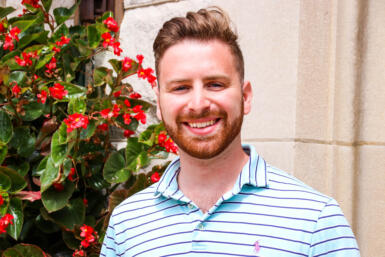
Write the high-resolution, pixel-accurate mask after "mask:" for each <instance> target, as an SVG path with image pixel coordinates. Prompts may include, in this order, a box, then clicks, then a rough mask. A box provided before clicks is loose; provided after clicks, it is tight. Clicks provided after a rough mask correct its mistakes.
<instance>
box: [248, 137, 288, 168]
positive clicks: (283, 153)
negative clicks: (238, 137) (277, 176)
mask: <svg viewBox="0 0 385 257" xmlns="http://www.w3.org/2000/svg"><path fill="white" fill-rule="evenodd" d="M243 143H249V144H252V145H254V146H255V149H256V151H257V153H258V154H259V155H260V156H261V157H262V158H263V159H264V160H265V161H266V162H267V163H268V164H269V165H271V166H274V167H276V168H278V169H281V170H283V171H285V172H287V173H289V174H292V173H293V171H294V142H288V141H280V142H268V141H247V140H245V141H243Z"/></svg>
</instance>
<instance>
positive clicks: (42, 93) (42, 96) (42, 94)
mask: <svg viewBox="0 0 385 257" xmlns="http://www.w3.org/2000/svg"><path fill="white" fill-rule="evenodd" d="M47 95H48V93H47V91H45V90H42V91H40V94H37V102H38V103H42V104H45V102H46V101H47Z"/></svg>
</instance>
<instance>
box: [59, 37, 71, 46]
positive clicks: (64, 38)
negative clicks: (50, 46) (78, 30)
mask: <svg viewBox="0 0 385 257" xmlns="http://www.w3.org/2000/svg"><path fill="white" fill-rule="evenodd" d="M70 41H71V39H70V38H68V37H66V36H61V38H60V41H57V42H56V45H57V46H63V45H65V44H68V43H69V42H70Z"/></svg>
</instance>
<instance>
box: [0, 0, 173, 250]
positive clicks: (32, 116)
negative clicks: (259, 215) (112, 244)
mask: <svg viewBox="0 0 385 257" xmlns="http://www.w3.org/2000/svg"><path fill="white" fill-rule="evenodd" d="M51 2H52V0H41V1H39V0H23V1H22V3H23V4H24V6H25V9H24V11H23V14H22V15H19V16H18V17H14V18H9V19H8V18H7V16H8V15H9V14H10V13H12V12H13V11H14V9H13V8H11V7H7V8H0V18H1V22H0V41H1V42H2V45H1V48H0V164H1V166H0V254H2V256H46V254H50V255H55V254H57V253H60V256H72V255H74V256H98V252H99V248H100V243H101V242H102V239H103V235H104V232H105V224H106V222H108V217H109V213H110V212H111V210H112V209H113V208H114V207H115V206H116V205H117V204H118V203H120V202H121V201H122V200H123V199H125V198H126V197H127V196H129V195H131V194H133V193H135V192H137V191H139V190H141V189H143V188H145V187H147V186H148V185H150V184H151V183H153V182H155V181H157V180H159V173H161V172H162V170H163V169H164V167H165V166H164V165H162V166H154V168H153V170H152V171H151V172H149V173H148V174H143V173H139V171H140V170H141V169H142V168H143V167H145V166H148V165H149V164H150V162H151V160H152V159H158V158H165V157H167V154H168V153H167V152H174V153H176V147H175V146H174V144H173V143H172V140H171V139H170V138H169V137H168V136H167V135H166V134H165V129H164V127H163V125H162V124H154V125H150V126H147V128H146V129H145V130H144V131H143V132H142V133H140V134H138V132H137V128H138V125H139V123H142V124H146V113H145V112H146V111H147V110H148V109H149V108H151V107H152V106H151V104H150V103H148V102H146V101H143V100H141V99H140V95H139V94H138V93H136V92H134V91H133V88H132V86H131V85H130V84H128V83H126V82H125V81H124V79H125V78H127V77H128V76H137V77H138V79H145V80H147V81H148V82H149V83H150V84H151V85H154V84H155V83H156V78H155V77H154V76H153V70H152V69H151V68H144V67H143V66H142V60H143V56H141V55H138V56H137V57H136V59H135V60H133V59H131V58H129V57H124V58H122V59H111V60H109V63H110V64H111V67H112V69H110V68H107V67H97V68H95V69H93V70H92V71H91V73H90V74H87V73H86V72H85V71H86V70H87V69H86V67H87V65H90V64H92V60H93V58H94V57H95V56H96V55H97V54H99V53H101V52H103V51H108V49H113V51H114V54H115V55H117V56H120V54H121V52H122V49H121V48H120V43H119V42H118V40H117V34H118V32H119V27H118V25H117V24H116V22H115V21H114V19H113V18H112V14H111V13H109V12H108V13H105V14H104V15H103V16H102V17H100V18H98V19H97V20H96V22H95V24H91V25H88V26H80V25H79V26H73V27H67V25H66V24H65V21H66V20H67V19H68V18H69V17H70V16H72V15H73V13H74V12H75V10H76V8H77V7H78V4H75V5H74V6H73V7H71V8H69V9H68V8H56V9H55V10H53V16H52V15H50V13H49V10H50V7H51ZM86 80H89V81H91V82H89V83H87V84H85V81H86ZM112 129H115V130H120V131H122V132H123V135H124V136H125V137H126V138H127V146H126V147H125V148H123V149H120V150H118V149H115V148H114V147H113V145H112V144H111V130H112ZM108 199H109V200H108ZM73 251H75V252H74V253H73ZM58 256H59V255H58Z"/></svg>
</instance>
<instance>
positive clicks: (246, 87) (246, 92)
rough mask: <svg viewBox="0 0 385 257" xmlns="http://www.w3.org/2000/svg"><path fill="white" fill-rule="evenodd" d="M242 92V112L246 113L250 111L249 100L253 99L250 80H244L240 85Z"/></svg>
mask: <svg viewBox="0 0 385 257" xmlns="http://www.w3.org/2000/svg"><path fill="white" fill-rule="evenodd" d="M242 89H243V90H242V93H243V96H242V97H243V114H244V115H246V114H248V113H249V112H250V111H251V102H252V100H253V88H252V86H251V84H250V81H245V82H244V83H243V86H242Z"/></svg>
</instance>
